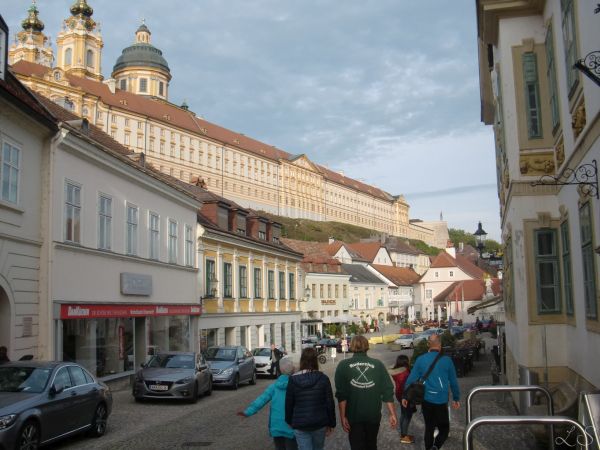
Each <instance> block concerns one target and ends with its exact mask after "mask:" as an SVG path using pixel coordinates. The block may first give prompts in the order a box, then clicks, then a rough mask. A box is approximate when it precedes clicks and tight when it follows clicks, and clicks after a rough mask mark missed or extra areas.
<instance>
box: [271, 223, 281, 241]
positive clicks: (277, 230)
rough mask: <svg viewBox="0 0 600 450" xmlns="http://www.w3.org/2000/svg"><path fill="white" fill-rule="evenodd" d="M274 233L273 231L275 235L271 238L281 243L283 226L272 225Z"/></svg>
mask: <svg viewBox="0 0 600 450" xmlns="http://www.w3.org/2000/svg"><path fill="white" fill-rule="evenodd" d="M271 230H272V233H273V237H272V238H271V240H272V241H273V242H274V243H275V244H279V238H280V237H281V227H279V226H277V225H275V224H273V225H272V227H271Z"/></svg>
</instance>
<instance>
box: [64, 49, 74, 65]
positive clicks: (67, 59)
mask: <svg viewBox="0 0 600 450" xmlns="http://www.w3.org/2000/svg"><path fill="white" fill-rule="evenodd" d="M72 61H73V49H71V48H67V49H65V66H70V65H71V63H72Z"/></svg>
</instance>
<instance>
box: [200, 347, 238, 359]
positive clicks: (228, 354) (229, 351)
mask: <svg viewBox="0 0 600 450" xmlns="http://www.w3.org/2000/svg"><path fill="white" fill-rule="evenodd" d="M236 353H237V351H236V349H235V348H218V347H210V348H209V349H208V350H207V351H206V359H208V360H210V361H234V360H235V355H236Z"/></svg>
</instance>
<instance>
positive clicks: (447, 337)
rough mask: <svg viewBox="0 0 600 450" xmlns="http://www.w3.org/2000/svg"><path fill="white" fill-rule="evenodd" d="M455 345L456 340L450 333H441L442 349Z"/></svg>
mask: <svg viewBox="0 0 600 450" xmlns="http://www.w3.org/2000/svg"><path fill="white" fill-rule="evenodd" d="M455 345H456V338H455V337H454V336H452V333H450V331H448V330H446V331H444V332H443V333H442V348H443V347H454V346H455Z"/></svg>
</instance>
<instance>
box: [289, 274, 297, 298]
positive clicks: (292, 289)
mask: <svg viewBox="0 0 600 450" xmlns="http://www.w3.org/2000/svg"><path fill="white" fill-rule="evenodd" d="M289 275H290V277H289V282H288V288H289V295H288V298H289V299H290V300H294V299H295V298H296V277H295V276H294V274H293V273H290V274H289Z"/></svg>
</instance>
